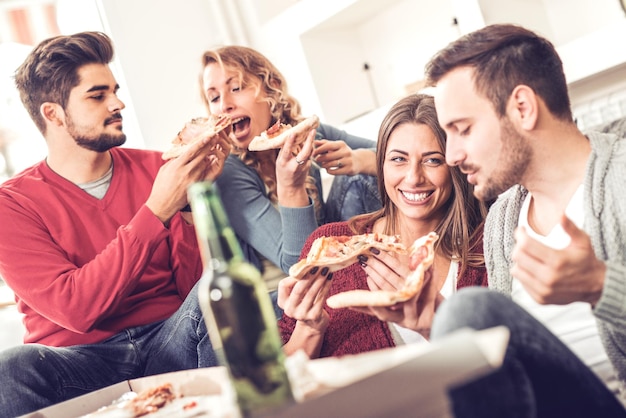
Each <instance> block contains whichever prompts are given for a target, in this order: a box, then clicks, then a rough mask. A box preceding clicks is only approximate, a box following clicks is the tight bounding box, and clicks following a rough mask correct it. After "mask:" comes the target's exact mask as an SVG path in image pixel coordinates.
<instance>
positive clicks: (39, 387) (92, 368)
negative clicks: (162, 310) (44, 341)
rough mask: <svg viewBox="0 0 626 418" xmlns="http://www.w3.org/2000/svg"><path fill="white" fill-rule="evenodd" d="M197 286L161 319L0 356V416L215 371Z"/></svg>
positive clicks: (215, 362)
mask: <svg viewBox="0 0 626 418" xmlns="http://www.w3.org/2000/svg"><path fill="white" fill-rule="evenodd" d="M216 365H217V359H216V356H215V353H214V351H213V348H212V346H211V342H210V340H209V338H208V335H207V329H206V324H205V322H204V319H203V316H202V312H201V310H200V307H199V304H198V285H197V284H196V286H195V287H194V288H193V289H192V291H191V292H190V293H189V295H188V296H187V298H186V299H185V301H184V302H183V304H182V305H181V306H180V308H179V309H178V310H177V311H176V312H175V313H174V314H173V315H172V316H171V317H170V318H168V319H167V320H164V321H160V322H157V323H153V324H149V325H144V326H138V327H134V328H129V329H126V330H124V331H123V332H120V333H119V334H117V335H114V336H113V337H111V338H109V339H107V340H105V341H103V342H100V343H97V344H88V345H77V346H70V347H48V346H44V345H40V344H27V345H23V346H17V347H12V348H10V349H7V350H5V351H3V352H2V353H0V376H1V379H2V380H1V381H2V383H1V384H0V417H15V416H18V415H22V414H25V413H28V412H31V411H34V410H37V409H39V408H43V407H46V406H49V405H52V404H55V403H58V402H62V401H65V400H67V399H71V398H73V397H76V396H79V395H83V394H85V393H88V392H91V391H94V390H96V389H100V388H103V387H105V386H109V385H112V384H114V383H118V382H121V381H124V380H127V379H135V378H138V377H143V376H149V375H154V374H159V373H166V372H171V371H177V370H184V369H192V368H197V367H209V366H216Z"/></svg>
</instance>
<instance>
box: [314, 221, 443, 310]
mask: <svg viewBox="0 0 626 418" xmlns="http://www.w3.org/2000/svg"><path fill="white" fill-rule="evenodd" d="M438 239H439V235H437V233H435V232H431V233H429V234H427V235H424V236H423V237H420V238H418V239H417V240H415V241H414V242H413V244H412V245H411V247H409V249H408V252H409V268H410V269H411V273H410V274H409V276H408V277H407V278H406V280H405V282H404V286H403V287H402V288H401V289H399V290H397V291H389V290H364V289H356V290H350V291H347V292H342V293H337V294H335V295H332V296H331V297H329V298H328V299H327V300H326V304H327V305H328V306H330V307H331V308H334V309H338V308H348V307H351V306H355V307H357V306H393V305H395V304H396V303H398V302H404V301H407V300H409V299H411V298H412V297H413V296H415V295H417V294H418V293H419V292H421V290H422V287H423V286H424V273H425V272H426V270H428V269H429V268H430V266H431V265H432V264H433V261H434V260H435V241H437V240H438Z"/></svg>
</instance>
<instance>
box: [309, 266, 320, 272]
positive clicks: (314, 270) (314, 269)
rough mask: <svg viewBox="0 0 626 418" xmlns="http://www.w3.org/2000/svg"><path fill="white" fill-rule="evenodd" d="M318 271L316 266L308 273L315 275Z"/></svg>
mask: <svg viewBox="0 0 626 418" xmlns="http://www.w3.org/2000/svg"><path fill="white" fill-rule="evenodd" d="M318 269H319V267H317V266H316V267H313V268H312V269H311V271H310V272H309V273H311V274H315V273H317V270H318Z"/></svg>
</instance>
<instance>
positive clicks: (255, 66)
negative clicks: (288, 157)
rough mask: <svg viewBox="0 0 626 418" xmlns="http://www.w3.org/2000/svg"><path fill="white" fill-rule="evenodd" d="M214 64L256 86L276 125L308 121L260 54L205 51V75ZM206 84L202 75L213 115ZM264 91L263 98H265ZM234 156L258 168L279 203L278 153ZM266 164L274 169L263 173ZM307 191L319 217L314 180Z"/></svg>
mask: <svg viewBox="0 0 626 418" xmlns="http://www.w3.org/2000/svg"><path fill="white" fill-rule="evenodd" d="M210 64H217V65H219V66H220V67H221V68H222V69H223V70H229V71H233V72H235V73H236V74H238V76H239V82H240V85H242V86H246V85H247V86H253V87H254V88H255V90H256V93H257V97H258V96H265V97H264V98H263V99H262V100H264V101H266V102H267V103H268V104H269V106H270V113H271V114H272V124H273V123H275V122H276V121H277V120H280V121H281V123H285V124H290V125H295V124H297V123H298V122H300V121H301V120H303V119H304V118H303V117H302V115H301V114H300V103H298V101H297V100H296V99H295V98H294V97H293V96H291V95H290V94H289V92H288V88H287V80H286V79H285V77H284V76H283V75H282V74H281V72H280V71H278V69H277V68H276V67H275V66H274V64H272V62H271V61H270V60H269V59H267V58H266V57H265V56H264V55H263V54H261V53H260V52H258V51H256V50H254V49H252V48H248V47H245V46H238V45H230V46H223V47H220V48H217V49H213V50H209V51H205V52H204V53H203V54H202V71H204V69H205V68H206V67H207V66H208V65H210ZM203 84H204V83H203V80H202V73H201V74H200V84H199V85H200V90H201V94H200V95H201V97H202V101H203V103H204V105H205V106H206V108H207V111H208V112H209V113H210V112H211V111H210V108H209V102H208V100H207V97H206V92H205V91H204V86H203ZM261 90H262V92H263V94H261ZM232 153H233V154H235V155H237V156H238V157H239V158H240V159H241V161H243V163H244V164H245V165H247V166H249V167H252V168H254V170H255V171H256V172H257V173H258V174H259V176H260V177H261V180H263V183H265V184H266V186H267V188H268V195H269V197H270V200H272V201H273V202H276V201H277V193H276V170H275V164H276V157H277V156H278V150H270V151H264V152H250V151H248V150H247V149H238V148H234V149H233V151H232ZM268 154H270V155H268ZM262 164H272V166H271V169H270V170H268V169H267V168H266V169H263V168H262ZM306 188H307V192H308V193H309V196H310V197H311V198H312V199H313V201H314V203H315V207H316V211H317V212H318V214H319V213H320V208H321V200H320V194H319V191H318V190H317V187H316V185H315V180H314V179H313V178H312V177H311V176H309V178H308V179H307V185H306Z"/></svg>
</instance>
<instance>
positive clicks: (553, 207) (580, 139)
mask: <svg viewBox="0 0 626 418" xmlns="http://www.w3.org/2000/svg"><path fill="white" fill-rule="evenodd" d="M552 135H555V134H552ZM557 135H558V133H557ZM538 148H539V149H537V148H535V149H534V152H535V155H534V157H533V162H532V164H531V166H530V167H529V169H528V170H527V172H528V173H531V174H530V175H529V176H528V178H526V179H525V181H524V182H523V186H524V187H526V188H527V189H528V190H529V191H530V193H531V194H532V200H531V204H530V207H529V213H528V222H529V224H530V225H531V227H533V229H535V230H536V231H537V232H539V233H545V232H549V231H550V230H551V229H552V228H553V227H554V225H556V224H557V223H558V222H559V221H560V219H561V216H562V215H563V214H564V213H565V209H566V208H567V205H568V204H569V202H570V200H571V198H572V196H573V195H574V193H575V192H576V190H577V189H578V187H579V186H580V185H581V184H582V182H583V180H584V176H585V169H586V166H587V160H588V159H589V154H590V153H591V145H590V143H589V140H588V139H587V138H586V137H585V136H584V135H583V134H582V133H580V132H579V131H578V130H577V129H576V130H571V132H570V131H567V132H564V135H563V136H560V137H559V140H558V141H555V140H549V139H548V140H545V141H543V143H541V146H540V147H538Z"/></svg>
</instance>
